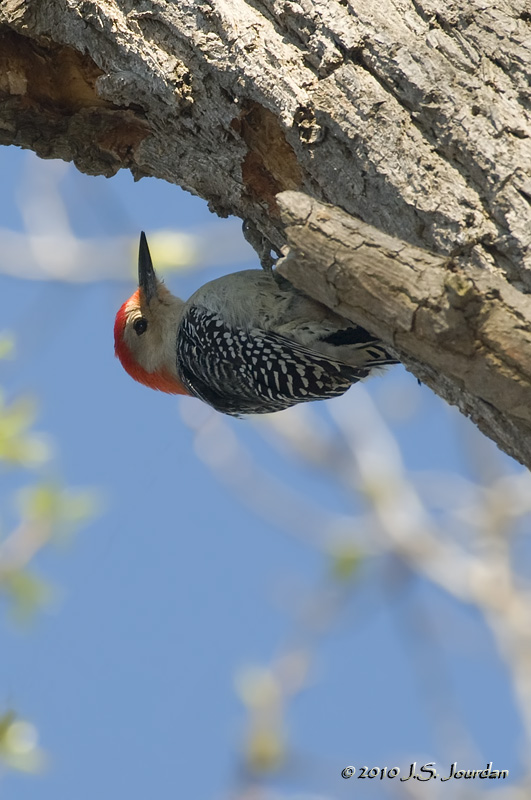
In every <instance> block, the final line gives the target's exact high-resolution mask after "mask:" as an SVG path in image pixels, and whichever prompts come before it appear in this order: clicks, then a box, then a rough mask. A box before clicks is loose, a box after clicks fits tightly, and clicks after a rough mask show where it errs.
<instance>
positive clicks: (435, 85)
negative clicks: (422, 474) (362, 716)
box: [0, 0, 531, 465]
mask: <svg viewBox="0 0 531 800" xmlns="http://www.w3.org/2000/svg"><path fill="white" fill-rule="evenodd" d="M530 25H531V13H530V10H529V5H528V1H527V0H494V2H489V3H488V4H485V3H482V2H479V0H454V1H453V2H452V0H449V1H448V2H445V3H439V2H435V0H365V2H353V0H300V2H292V1H291V0H247V2H245V0H204V2H190V1H189V2H186V0H182V2H181V1H180V2H178V3H177V2H176V3H170V2H156V1H155V0H142V2H141V3H138V2H132V0H128V1H126V0H120V1H119V2H117V0H105V1H104V0H98V1H97V2H96V0H82V1H77V0H68V1H67V0H26V1H25V2H24V0H3V1H2V2H1V3H0V100H1V104H0V142H1V143H4V144H11V143H14V144H19V145H21V146H23V147H29V148H31V149H33V150H35V152H37V153H38V154H39V155H41V156H44V157H60V158H65V159H72V160H74V161H75V163H76V165H77V166H78V167H79V169H81V170H83V171H85V172H89V173H94V174H104V175H112V174H113V173H114V172H116V170H118V169H120V168H122V167H127V168H129V169H131V170H132V172H133V174H134V175H135V176H137V177H141V176H143V175H155V176H157V177H160V178H163V179H166V180H168V181H172V182H174V183H178V184H180V185H181V186H183V187H184V188H185V189H188V190H189V191H191V192H193V193H195V194H199V195H201V196H202V197H204V198H206V199H207V200H208V201H209V203H210V206H211V208H212V209H213V210H215V211H217V212H218V213H219V214H221V215H227V214H237V215H239V216H242V217H246V218H249V219H251V220H253V221H254V222H255V223H256V224H257V225H258V227H259V228H260V229H261V230H262V231H263V233H264V234H266V235H267V237H268V238H269V240H270V241H271V242H272V243H273V244H274V245H275V246H276V247H277V248H279V247H281V246H283V245H284V244H285V243H286V233H285V230H284V224H283V221H282V218H281V214H280V207H279V204H278V202H277V199H276V195H277V194H278V193H279V192H282V191H286V190H297V191H302V192H305V193H306V194H307V195H310V196H312V197H314V198H316V199H317V200H320V201H324V202H326V203H328V204H331V205H333V206H336V207H339V208H342V209H344V211H346V212H348V214H349V215H351V216H353V217H357V218H359V219H361V220H363V221H364V222H365V223H368V224H369V225H372V226H374V227H375V228H377V229H378V230H379V231H381V232H383V233H385V234H388V235H391V236H394V237H397V238H398V239H400V240H402V241H403V242H404V243H407V244H408V245H410V246H413V247H417V248H423V249H427V250H430V251H433V252H435V253H437V254H438V255H439V256H440V257H441V258H440V259H439V260H437V259H435V260H434V261H433V262H432V261H429V259H428V260H427V261H426V264H428V263H429V264H430V267H429V268H426V270H424V273H423V274H424V277H425V281H424V283H421V284H419V285H418V286H415V287H414V288H415V292H414V293H413V294H411V292H410V290H411V288H412V287H411V286H410V285H409V284H408V283H407V282H406V283H405V284H404V285H402V284H401V282H400V281H401V279H402V278H404V279H405V277H406V274H407V270H404V269H401V270H398V267H397V262H394V263H391V262H388V264H387V267H386V268H385V269H382V270H379V271H378V275H379V277H378V280H379V281H380V284H381V285H380V288H379V289H378V290H377V293H380V295H381V296H382V297H383V296H390V294H389V290H391V289H392V290H393V291H394V292H395V295H396V297H395V305H396V304H398V305H400V304H401V303H402V302H403V303H404V307H403V310H402V317H404V318H407V317H408V314H410V315H411V314H412V315H413V317H414V324H413V325H412V326H410V328H409V334H408V335H406V334H405V333H404V330H402V329H401V328H399V327H396V326H397V325H398V319H399V318H400V314H398V312H397V313H396V315H394V312H393V314H391V311H390V308H389V307H388V305H386V304H383V303H382V304H381V305H380V307H379V308H378V307H377V306H376V305H375V306H374V307H371V310H370V316H371V317H373V318H374V321H373V322H372V328H373V330H374V332H380V331H381V332H382V333H385V336H383V338H384V339H385V340H386V341H388V342H389V343H391V344H394V346H395V347H397V349H398V350H399V352H400V354H401V356H402V357H403V358H404V359H405V361H406V363H408V365H409V366H410V367H411V368H412V369H413V370H414V371H415V372H416V374H418V375H419V376H420V377H421V379H423V380H425V381H426V382H427V383H429V384H430V385H432V386H433V387H434V388H435V389H436V391H438V392H439V393H440V394H442V395H443V396H445V397H447V399H449V400H450V401H452V402H458V403H459V405H460V407H461V408H462V409H463V410H464V411H466V413H469V414H470V415H471V416H472V417H473V418H474V419H475V420H476V421H477V422H478V424H480V426H481V427H482V428H483V430H485V431H486V432H487V433H488V434H489V435H490V436H492V437H493V438H494V439H495V440H496V441H497V442H498V444H500V446H501V447H503V448H504V449H505V450H507V451H508V452H511V453H512V454H513V455H515V456H516V457H517V458H519V459H520V460H522V461H524V463H526V464H528V465H529V464H530V459H529V455H528V452H529V448H530V447H531V444H530V443H529V436H528V422H529V420H528V414H527V411H526V409H528V408H529V404H527V403H524V404H523V405H522V403H521V401H522V398H523V395H522V394H521V392H524V393H525V392H526V391H527V387H526V386H524V383H525V382H526V381H527V379H528V377H529V373H528V371H525V370H524V372H523V373H522V375H520V373H518V380H517V381H516V386H514V387H513V388H512V390H511V392H510V395H508V399H507V404H506V405H505V406H503V405H502V406H499V405H496V402H497V401H495V400H493V398H496V397H499V396H500V392H501V394H503V392H502V391H501V387H502V385H503V387H508V386H509V385H510V384H511V382H512V380H513V377H514V375H515V374H516V373H515V371H516V370H517V369H518V370H519V369H520V366H521V365H520V364H519V361H518V357H516V358H513V356H518V354H519V348H523V347H528V344H529V331H530V328H529V316H524V317H519V325H512V326H509V327H510V337H511V339H510V341H511V343H512V345H513V346H514V347H515V348H516V350H514V351H512V356H511V358H512V361H511V365H512V366H511V370H510V371H509V373H508V375H507V374H506V373H505V372H504V370H505V368H506V365H507V363H508V360H507V359H508V352H509V351H508V343H504V342H501V343H499V348H497V347H495V346H494V345H495V342H494V341H493V342H490V343H489V346H488V347H486V346H485V341H484V339H481V338H480V339H478V340H477V341H476V342H475V343H474V341H473V339H470V336H472V337H473V336H474V335H476V334H477V335H478V336H479V335H480V333H481V331H480V330H479V329H478V328H477V326H476V322H474V324H472V325H469V328H467V331H468V333H469V334H470V336H468V335H467V342H468V343H467V348H466V352H465V353H461V352H459V348H457V349H456V347H455V343H456V342H458V340H459V337H460V334H461V332H462V327H460V326H462V325H463V318H464V317H466V319H467V320H469V317H470V316H472V317H473V318H474V319H475V315H476V316H477V314H476V310H477V304H476V301H477V300H478V296H479V295H481V296H483V295H485V297H486V298H487V297H488V296H489V292H490V293H492V292H493V291H494V292H495V293H498V295H499V297H500V298H502V300H500V302H501V303H502V305H503V306H504V308H505V307H506V306H505V304H506V300H507V298H510V299H509V300H508V301H507V303H508V305H507V308H511V309H514V308H517V307H518V308H519V309H520V310H521V309H522V308H524V309H525V311H526V312H527V302H526V299H525V297H524V296H523V293H524V292H526V291H529V290H530V289H531V270H530V265H531V252H530V248H529V245H530V239H531V135H530V134H531V122H530V108H531V90H530V87H529V71H530V64H531V58H530V55H531V28H530ZM299 222H300V220H299ZM296 224H299V223H296ZM296 224H295V223H294V225H295V227H296ZM292 227H293V226H292ZM316 227H318V226H316ZM292 233H293V231H292ZM292 240H293V239H292ZM314 244H315V243H314ZM297 247H299V249H301V244H300V242H299V243H298V244H297ZM302 249H304V248H302ZM377 249H378V248H376V250H375V252H376V251H377ZM317 251H318V248H317V250H316V249H315V248H314V250H312V259H314V258H315V253H316V252H317ZM403 252H406V251H405V250H404V251H403ZM411 252H413V251H411ZM445 259H451V261H450V260H445ZM449 264H451V269H450V278H449V280H450V284H451V282H452V280H453V281H454V282H455V281H456V280H457V278H456V277H455V276H457V277H458V278H459V280H458V283H454V288H453V289H451V290H450V289H448V287H447V284H446V283H445V281H446V278H445V270H446V269H447V268H449V267H448V265H449ZM395 267H396V268H397V271H396V272H395ZM431 269H433V270H434V276H433V285H432V282H431V281H430V280H429V279H428V277H429V275H428V273H429V272H430V271H431ZM441 270H442V271H441ZM314 272H315V282H314V279H313V278H312V279H308V278H307V277H304V278H301V277H300V272H299V278H298V279H299V280H301V281H302V282H304V284H305V286H306V290H307V291H310V292H314V293H320V292H321V287H320V286H318V285H317V284H318V283H319V282H320V281H321V280H322V276H323V275H324V273H323V269H322V264H321V266H319V264H318V263H317V262H315V264H314ZM349 274H351V273H349ZM320 275H321V277H319V276H320ZM398 276H400V278H399V277H398ZM326 279H327V280H328V277H327V278H326ZM352 280H353V281H354V282H353V284H352V286H355V285H357V279H355V276H354V273H353V272H352ZM460 281H464V284H461V282H460ZM467 281H468V283H467ZM491 281H492V284H491ZM470 282H471V284H472V286H473V290H471V291H472V294H473V297H474V303H472V305H470V303H469V302H468V300H467V301H466V302H465V301H463V303H464V306H465V307H466V308H467V309H468V310H467V311H466V314H465V312H464V311H463V309H462V308H461V310H460V311H459V313H458V310H459V309H458V308H457V307H456V306H455V304H454V305H453V306H452V302H451V298H450V295H449V294H448V292H450V294H451V292H452V291H453V292H454V295H455V294H456V295H457V296H460V291H461V288H460V287H461V286H462V285H463V286H470ZM349 285H350V284H349ZM421 286H422V287H424V289H425V290H426V292H428V291H430V292H431V291H432V290H433V289H434V286H437V287H438V289H437V291H438V290H439V289H440V291H441V293H442V294H441V295H440V297H442V298H443V303H449V304H450V306H452V309H453V311H452V313H449V312H448V313H445V314H444V330H445V331H446V333H445V335H444V336H442V334H440V332H438V330H437V329H432V328H431V326H432V325H434V324H435V319H434V317H433V315H432V314H429V313H427V309H429V308H431V306H432V301H433V297H435V295H424V294H423V293H422V291H421V288H420V287H421ZM444 287H446V288H444ZM456 287H457V289H456ZM491 287H495V288H494V289H493V288H491ZM337 288H338V287H337V286H336V287H335V290H337ZM502 288H503V291H502ZM506 289H507V291H505V290H506ZM342 291H344V292H345V293H346V296H347V295H348V297H349V298H350V299H348V300H346V301H345V304H344V305H345V308H347V306H348V307H349V308H350V307H351V306H352V308H354V307H355V306H356V304H355V303H354V304H352V291H350V289H349V286H347V285H344V284H342ZM463 291H464V292H465V297H468V295H467V293H466V290H463ZM514 292H516V293H517V294H518V295H519V297H518V302H516V299H515V298H516V295H514ZM454 299H455V298H454ZM513 300H514V304H513ZM459 302H461V301H459ZM415 303H418V306H417V312H416V313H415V312H414V309H413V305H414V304H415ZM395 305H394V306H393V309H394V311H397V309H396V308H395ZM479 306H480V308H481V309H482V310H481V313H480V314H479V316H480V317H481V319H483V312H484V308H485V305H484V304H482V303H481V302H480V303H479ZM494 306H496V303H494ZM471 309H473V312H472V311H471ZM489 309H490V310H489V314H488V315H487V316H488V317H489V318H491V317H492V314H493V313H494V311H493V309H492V308H490V306H489ZM363 310H364V309H363V308H360V309H359V312H360V314H361V316H360V318H359V321H362V317H363V314H362V313H361V312H363ZM365 311H366V312H367V314H369V312H368V310H367V309H365ZM461 312H462V313H461ZM355 313H356V314H357V313H358V310H356V312H355ZM510 313H512V311H511V312H510ZM519 313H520V312H519ZM467 315H468V316H467ZM421 322H422V324H421ZM467 324H468V322H467ZM454 325H455V328H454V327H453V326H454ZM406 327H407V326H406ZM503 331H505V328H503ZM518 333H519V335H520V338H519V339H518V338H516V339H515V338H514V337H517V334H518ZM499 334H500V335H501V329H498V328H496V327H495V328H494V329H493V332H492V336H493V337H494V338H495V337H496V336H498V335H499ZM481 335H482V336H484V331H483V333H481ZM508 335H509V334H508ZM437 337H439V339H438V338H437ZM445 337H446V338H445ZM441 338H445V341H446V340H448V341H449V342H453V343H454V344H453V345H452V346H449V347H448V348H446V349H445V350H444V357H443V355H442V354H441V353H439V355H438V357H436V356H437V347H436V346H435V344H437V342H439V344H440V341H441ZM434 343H435V344H434ZM428 344H429V346H428ZM452 347H453V348H454V349H452ZM498 350H500V351H501V352H503V353H504V356H503V357H501V356H500V353H499V352H498ZM522 352H523V351H522ZM527 353H528V351H527V350H526V351H525V354H526V356H527ZM467 354H468V355H467ZM493 354H495V355H496V358H495V357H494V355H493ZM506 356H507V358H506ZM467 358H469V359H470V360H471V361H470V367H469V368H465V367H464V366H463V364H464V361H463V359H465V361H466V359H467ZM509 360H511V359H509ZM517 362H518V363H517ZM495 378H496V380H495ZM491 381H493V383H492V385H490V382H491ZM500 381H501V382H500ZM504 381H505V382H504ZM485 383H487V384H489V387H488V389H484V384H485ZM509 396H510V399H509ZM525 399H527V396H526V398H525ZM490 408H492V409H493V411H492V413H491V414H490V416H489V413H488V412H489V409H490ZM505 417H507V420H506V422H507V424H506V425H504V418H505ZM513 424H514V427H513V428H511V425H513ZM502 429H503V430H502ZM517 439H518V440H521V439H523V444H522V443H521V442H520V441H519V442H518V443H517V442H516V440H517Z"/></svg>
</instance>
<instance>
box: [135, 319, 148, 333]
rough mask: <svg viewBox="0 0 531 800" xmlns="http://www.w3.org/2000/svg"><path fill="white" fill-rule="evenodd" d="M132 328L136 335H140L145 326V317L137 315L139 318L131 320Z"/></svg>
mask: <svg viewBox="0 0 531 800" xmlns="http://www.w3.org/2000/svg"><path fill="white" fill-rule="evenodd" d="M133 328H134V329H135V332H136V333H137V334H138V336H141V335H142V334H143V333H144V331H145V330H146V328H147V319H144V317H139V319H135V321H134V322H133Z"/></svg>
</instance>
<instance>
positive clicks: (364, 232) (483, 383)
mask: <svg viewBox="0 0 531 800" xmlns="http://www.w3.org/2000/svg"><path fill="white" fill-rule="evenodd" d="M277 202H278V204H279V207H280V210H281V216H282V219H283V220H284V222H285V224H286V235H287V238H288V243H289V246H290V253H289V255H288V256H287V257H286V258H284V259H283V260H282V261H281V262H279V265H278V270H279V272H280V273H281V274H282V275H283V276H284V277H286V278H287V279H288V280H289V281H291V283H293V284H294V285H295V286H296V287H297V288H299V289H301V290H302V291H304V292H305V293H306V294H309V295H311V296H312V297H314V298H315V299H317V300H320V301H321V302H322V303H324V304H325V305H327V306H329V307H330V308H332V309H334V310H335V311H337V312H338V313H339V314H342V315H343V316H345V317H347V318H348V319H351V320H352V321H354V322H357V323H360V324H361V325H363V326H364V327H366V328H368V330H370V331H371V333H374V334H376V335H377V336H379V337H380V338H381V339H383V341H384V342H385V343H386V344H387V345H388V346H390V347H391V348H392V349H393V350H394V351H395V352H396V353H397V355H398V357H399V358H400V360H401V361H403V363H404V364H405V365H406V366H407V367H408V369H410V370H411V372H413V373H414V374H415V375H416V376H417V377H418V378H419V379H420V380H421V381H422V382H423V383H426V384H427V385H428V386H430V387H431V388H433V389H434V390H435V391H436V392H437V393H438V394H440V395H441V396H442V397H444V398H445V399H446V400H448V402H450V403H453V404H455V405H458V406H459V408H460V410H461V411H462V412H463V413H465V414H467V415H468V416H470V417H471V418H472V419H473V420H474V422H476V424H477V425H478V426H479V427H480V428H481V430H482V431H483V432H484V433H486V434H487V435H488V436H490V438H491V439H493V440H494V441H495V442H496V443H497V444H498V445H499V446H500V447H501V448H502V449H503V450H505V452H507V453H509V454H510V455H512V456H514V457H515V458H517V459H518V460H519V461H521V462H522V463H523V464H526V465H527V466H528V467H531V297H530V296H529V295H524V294H522V293H520V292H518V291H517V290H516V289H515V288H514V287H512V286H510V285H509V284H508V283H507V282H506V281H504V280H503V279H502V278H500V277H498V276H497V275H495V274H493V273H490V272H486V271H485V270H483V269H480V268H478V267H476V266H474V265H473V264H470V265H468V266H467V268H466V269H465V268H464V267H463V266H459V265H457V264H456V263H455V262H453V261H452V259H448V258H446V259H445V258H441V257H440V256H436V255H434V254H433V253H429V252H427V251H425V250H421V249H420V248H416V247H413V246H411V245H409V244H407V242H403V241H400V240H398V239H394V238H392V237H390V236H387V235H386V234H384V233H382V232H381V231H379V230H377V229H376V228H372V227H371V226H370V225H366V224H365V223H363V222H360V220H357V219H355V218H353V217H351V216H349V215H348V214H346V213H345V212H344V211H342V210H341V209H338V208H334V207H333V206H328V205H325V204H324V203H320V202H318V201H317V200H315V199H313V198H309V197H307V196H306V195H303V194H301V193H297V192H284V193H282V194H281V195H279V196H278V197H277Z"/></svg>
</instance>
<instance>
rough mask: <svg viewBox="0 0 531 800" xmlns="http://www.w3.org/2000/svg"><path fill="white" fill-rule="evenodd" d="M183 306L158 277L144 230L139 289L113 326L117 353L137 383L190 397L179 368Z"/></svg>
mask: <svg viewBox="0 0 531 800" xmlns="http://www.w3.org/2000/svg"><path fill="white" fill-rule="evenodd" d="M183 306H184V303H183V301H182V300H179V298H178V297H174V296H173V295H172V294H171V293H170V292H169V291H168V289H166V287H165V286H164V284H163V283H162V281H160V280H159V279H158V278H157V276H156V274H155V270H154V269H153V263H152V261H151V255H150V252H149V248H148V244H147V240H146V236H145V234H144V232H143V231H142V233H141V234H140V246H139V251H138V289H137V290H136V292H135V293H134V294H133V295H131V297H130V298H129V300H127V302H125V303H124V304H123V306H122V307H121V308H120V310H119V311H118V313H117V315H116V320H115V323H114V352H115V354H116V356H117V357H118V358H119V359H120V361H121V363H122V366H123V368H124V369H125V371H126V372H128V373H129V375H130V376H131V377H132V378H134V379H135V381H138V382H139V383H143V384H144V385H145V386H150V387H151V388H152V389H159V390H160V391H162V392H169V393H170V394H188V392H187V390H186V388H185V387H184V386H183V384H182V383H181V381H180V380H179V377H178V375H177V367H176V341H177V329H178V326H179V322H180V318H181V314H182V309H183Z"/></svg>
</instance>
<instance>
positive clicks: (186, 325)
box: [177, 306, 394, 416]
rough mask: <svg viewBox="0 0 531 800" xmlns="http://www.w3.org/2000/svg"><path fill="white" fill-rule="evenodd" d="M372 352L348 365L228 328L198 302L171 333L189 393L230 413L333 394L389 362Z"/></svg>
mask: <svg viewBox="0 0 531 800" xmlns="http://www.w3.org/2000/svg"><path fill="white" fill-rule="evenodd" d="M370 341H371V343H372V342H373V341H374V342H376V341H377V340H374V338H373V337H371V339H370ZM374 354H375V356H376V357H375V359H374V361H369V362H368V363H367V365H366V366H364V367H351V366H348V365H347V364H343V363H341V362H339V361H333V360H330V359H329V358H328V357H326V356H324V355H323V356H322V355H320V354H318V353H315V352H314V351H312V350H309V349H307V348H305V347H303V346H302V345H299V344H297V343H296V342H293V341H291V340H290V339H287V338H285V337H284V336H280V335H279V334H276V333H273V332H271V331H263V330H259V329H252V330H249V331H244V330H241V329H232V328H229V327H228V326H227V325H226V324H225V323H224V322H223V320H222V319H221V317H220V316H218V315H217V314H213V313H211V312H209V311H207V310H206V309H203V308H201V307H198V306H192V307H191V308H190V309H189V310H188V311H187V314H186V316H185V317H184V319H183V321H182V322H181V325H180V327H179V332H178V337H177V370H178V372H179V374H180V376H181V378H182V380H183V381H184V383H185V384H186V386H187V388H188V390H189V391H190V393H191V394H193V395H195V396H196V397H199V398H200V399H201V400H203V401H204V402H206V403H208V404H209V405H211V406H213V407H214V408H215V409H217V410H218V411H222V412H224V413H225V414H232V415H235V416H237V415H240V414H261V413H267V412H270V411H280V410H282V409H284V408H289V407H290V406H292V405H295V404H296V403H301V402H306V401H309V400H318V399H325V398H328V397H337V396H339V395H341V394H343V393H344V392H346V390H347V389H348V388H349V387H350V386H351V385H352V384H353V383H355V382H356V381H358V380H360V379H361V378H365V377H366V376H367V375H368V374H369V371H370V367H372V366H375V365H377V364H379V365H382V364H384V363H394V362H393V361H392V360H390V359H389V358H388V357H387V360H386V358H385V357H386V356H387V354H386V353H385V351H384V350H383V349H380V350H378V349H377V348H376V347H375V353H374Z"/></svg>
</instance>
